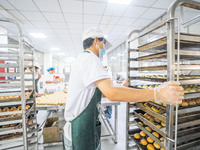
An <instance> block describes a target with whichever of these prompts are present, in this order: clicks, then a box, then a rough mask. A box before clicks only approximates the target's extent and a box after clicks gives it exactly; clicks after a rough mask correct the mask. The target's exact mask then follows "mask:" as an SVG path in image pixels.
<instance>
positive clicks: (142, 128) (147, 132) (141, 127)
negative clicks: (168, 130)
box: [135, 119, 165, 147]
mask: <svg viewBox="0 0 200 150" xmlns="http://www.w3.org/2000/svg"><path fill="white" fill-rule="evenodd" d="M138 121H139V119H135V123H136V125H137V126H138V127H139V128H140V129H141V130H142V131H144V132H145V133H146V134H147V135H148V136H149V137H151V138H152V139H153V140H154V141H155V142H156V143H158V144H159V145H160V146H161V147H165V146H164V142H161V141H160V140H159V139H158V138H157V137H155V136H154V135H153V134H152V133H151V132H149V131H148V130H146V129H145V128H144V127H143V126H141V125H140V124H139V123H138ZM160 137H161V136H160V135H159V138H160Z"/></svg>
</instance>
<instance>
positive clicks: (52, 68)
mask: <svg viewBox="0 0 200 150" xmlns="http://www.w3.org/2000/svg"><path fill="white" fill-rule="evenodd" d="M49 70H55V68H54V67H49V68H48V69H47V71H49Z"/></svg>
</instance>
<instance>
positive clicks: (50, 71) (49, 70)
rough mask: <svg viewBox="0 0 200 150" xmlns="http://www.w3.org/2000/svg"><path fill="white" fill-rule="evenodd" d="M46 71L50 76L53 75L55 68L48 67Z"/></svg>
mask: <svg viewBox="0 0 200 150" xmlns="http://www.w3.org/2000/svg"><path fill="white" fill-rule="evenodd" d="M47 71H48V72H49V73H50V74H53V73H54V72H55V68H54V67H50V68H48V69H47Z"/></svg>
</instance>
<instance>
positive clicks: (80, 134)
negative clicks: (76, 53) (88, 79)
mask: <svg viewBox="0 0 200 150" xmlns="http://www.w3.org/2000/svg"><path fill="white" fill-rule="evenodd" d="M85 52H87V53H90V52H89V51H85ZM101 96H102V93H101V91H100V90H99V89H98V88H96V90H95V93H94V95H93V97H92V99H91V101H90V103H89V104H88V106H87V107H86V109H85V110H84V111H83V112H82V113H81V114H80V115H79V116H78V117H76V118H75V119H74V120H72V121H71V129H72V149H73V150H100V149H101V142H100V138H101V122H100V121H99V118H98V116H99V111H98V108H97V105H98V104H99V103H100V101H101Z"/></svg>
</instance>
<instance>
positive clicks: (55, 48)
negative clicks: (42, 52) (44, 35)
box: [50, 47, 60, 51]
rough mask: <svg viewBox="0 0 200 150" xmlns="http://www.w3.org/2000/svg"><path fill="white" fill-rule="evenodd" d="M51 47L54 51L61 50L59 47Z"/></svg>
mask: <svg viewBox="0 0 200 150" xmlns="http://www.w3.org/2000/svg"><path fill="white" fill-rule="evenodd" d="M50 49H51V50H53V51H58V50H60V48H59V47H51V48H50Z"/></svg>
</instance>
